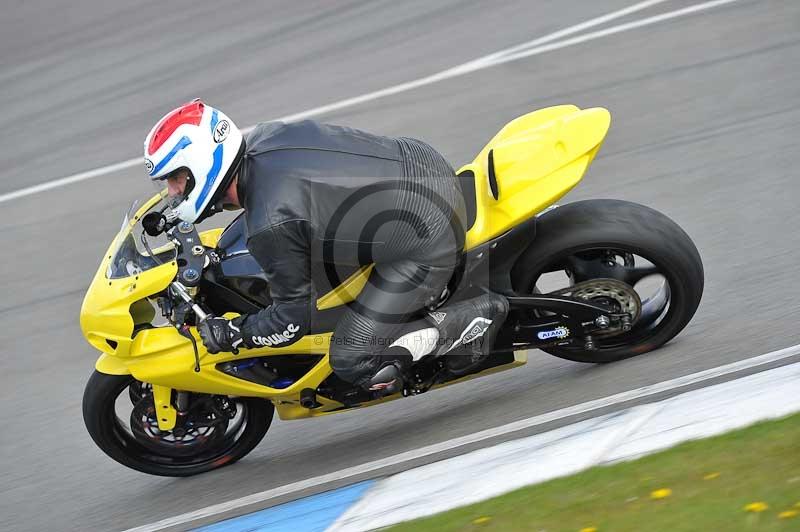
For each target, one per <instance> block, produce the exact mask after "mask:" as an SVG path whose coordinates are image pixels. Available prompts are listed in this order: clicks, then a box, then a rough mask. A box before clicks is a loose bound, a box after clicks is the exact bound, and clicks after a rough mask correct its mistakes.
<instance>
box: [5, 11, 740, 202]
mask: <svg viewBox="0 0 800 532" xmlns="http://www.w3.org/2000/svg"><path fill="white" fill-rule="evenodd" d="M666 1H669V0H647V1H644V2H639V3H637V4H633V5H631V6H628V7H626V8H624V9H620V10H618V11H614V12H612V13H608V14H606V15H602V16H600V17H595V18H593V19H589V20H587V21H584V22H581V23H579V24H575V25H573V26H569V27H567V28H564V29H561V30H558V31H556V32H553V33H550V34H548V35H545V36H543V37H539V38H536V39H533V40H531V41H527V42H524V43H521V44H518V45H515V46H511V47H509V48H505V49H503V50H500V51H498V52H494V53H492V54H489V55H485V56H483V57H480V58H478V59H475V60H473V61H468V62H466V63H463V64H461V65H458V66H455V67H453V68H449V69H446V70H442V71H441V72H437V73H436V74H432V75H430V76H425V77H422V78H418V79H415V80H412V81H408V82H406V83H401V84H399V85H393V86H391V87H387V88H385V89H381V90H378V91H375V92H370V93H367V94H362V95H360V96H355V97H353V98H347V99H345V100H340V101H338V102H334V103H331V104H328V105H323V106H320V107H315V108H313V109H309V110H307V111H302V112H300V113H295V114H293V115H288V116H284V117H280V118H276V119H274V120H280V121H284V122H290V121H293V120H302V119H304V118H310V117H312V116H318V115H321V114H324V113H329V112H332V111H338V110H340V109H345V108H347V107H352V106H355V105H359V104H362V103H365V102H369V101H373V100H377V99H379V98H384V97H386V96H391V95H394V94H398V93H401V92H406V91H409V90H413V89H416V88H419V87H423V86H426V85H430V84H433V83H438V82H440V81H444V80H447V79H451V78H454V77H457V76H463V75H465V74H469V73H472V72H476V71H478V70H482V69H485V68H490V67H493V66H496V65H501V64H504V63H508V62H510V61H516V60H517V59H522V58H524V57H530V56H533V55H539V54H543V53H546V52H552V51H554V50H560V49H562V48H566V47H568V46H574V45H576V44H580V43H584V42H586V41H590V40H594V39H599V38H601V37H606V36H609V35H614V34H616V33H620V32H623V31H628V30H632V29H636V28H641V27H643V26H649V25H651V24H656V23H659V22H663V21H666V20H671V19H674V18H678V17H683V16H686V15H691V14H693V13H698V12H700V11H705V10H708V9H713V8H716V7H720V6H723V5H726V4H731V3H733V2H738V1H741V0H714V1H711V2H704V3H701V4H695V5H693V6H689V7H686V8H683V9H678V10H675V11H670V12H667V13H663V14H661V15H656V16H653V17H649V18H645V19H641V20H638V21H634V22H629V23H626V24H620V25H618V26H612V27H611V28H607V29H605V30H601V31H596V32H593V33H589V34H586V35H581V36H578V37H573V38H571V39H566V40H563V41H557V42H552V41H555V40H556V39H560V38H562V37H566V36H567V35H572V34H574V33H577V32H579V31H582V30H585V29H588V28H591V27H594V26H598V25H600V24H604V23H606V22H609V21H612V20H615V19H618V18H620V17H624V16H626V15H630V14H632V13H635V12H637V11H641V10H643V9H646V8H648V7H652V6H654V5H656V4H660V3H663V2H666ZM546 43H550V44H546ZM251 129H252V126H251V127H248V128H244V129H243V131H244V132H247V131H250V130H251ZM140 164H142V160H141V158H138V157H137V158H134V159H128V160H126V161H122V162H119V163H114V164H110V165H107V166H102V167H100V168H95V169H94V170H89V171H86V172H81V173H78V174H74V175H71V176H67V177H62V178H60V179H55V180H53V181H48V182H46V183H41V184H39V185H34V186H31V187H26V188H22V189H19V190H15V191H13V192H8V193H6V194H0V203H4V202H6V201H11V200H15V199H19V198H23V197H25V196H30V195H33V194H38V193H39V192H45V191H47V190H52V189H54V188H59V187H63V186H66V185H70V184H72V183H78V182H80V181H86V180H87V179H93V178H95V177H99V176H101V175H106V174H110V173H113V172H117V171H119V170H125V169H128V168H133V167H135V166H137V165H140Z"/></svg>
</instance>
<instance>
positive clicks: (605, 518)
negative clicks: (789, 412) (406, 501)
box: [389, 414, 800, 532]
mask: <svg viewBox="0 0 800 532" xmlns="http://www.w3.org/2000/svg"><path fill="white" fill-rule="evenodd" d="M759 503H760V504H759ZM746 507H747V508H748V509H745V508H746ZM389 530H392V531H393V532H401V531H414V532H425V531H436V532H440V531H451V530H452V531H455V530H459V531H463V530H466V531H487V530H502V531H513V530H525V531H537V532H539V531H541V532H545V531H546V532H560V531H570V532H578V531H581V530H583V531H585V532H591V531H593V530H596V531H597V532H606V531H608V532H625V531H655V532H661V531H668V532H682V531H687V532H688V531H691V532H697V531H711V530H725V531H726V532H727V531H737V530H743V531H755V530H758V531H790V530H792V531H800V414H797V415H793V416H790V417H787V418H784V419H780V420H777V421H768V422H763V423H759V424H756V425H753V426H751V427H748V428H745V429H742V430H738V431H734V432H730V433H727V434H723V435H721V436H716V437H713V438H707V439H703V440H697V441H692V442H688V443H684V444H681V445H679V446H677V447H674V448H672V449H669V450H667V451H663V452H660V453H657V454H653V455H650V456H646V457H644V458H640V459H638V460H635V461H632V462H624V463H619V464H614V465H610V466H601V467H594V468H591V469H588V470H586V471H584V472H582V473H578V474H575V475H571V476H568V477H563V478H559V479H555V480H551V481H548V482H545V483H542V484H537V485H534V486H528V487H526V488H522V489H519V490H516V491H513V492H511V493H507V494H505V495H502V496H499V497H496V498H493V499H489V500H487V501H483V502H480V503H477V504H473V505H471V506H465V507H463V508H457V509H455V510H451V511H448V512H444V513H442V514H438V515H435V516H431V517H428V518H423V519H417V520H415V521H409V522H407V523H402V524H400V525H397V526H395V527H392V528H390V529H389Z"/></svg>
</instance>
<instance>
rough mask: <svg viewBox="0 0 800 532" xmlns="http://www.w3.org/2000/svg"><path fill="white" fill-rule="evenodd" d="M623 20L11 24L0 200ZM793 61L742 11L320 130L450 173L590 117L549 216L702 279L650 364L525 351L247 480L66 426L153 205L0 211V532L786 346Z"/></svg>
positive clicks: (113, 193)
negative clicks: (160, 146)
mask: <svg viewBox="0 0 800 532" xmlns="http://www.w3.org/2000/svg"><path fill="white" fill-rule="evenodd" d="M630 3H632V2H630V0H627V1H597V2H591V3H590V2H579V1H577V0H569V1H565V0H558V1H540V2H536V3H535V4H534V3H531V2H523V1H514V2H506V3H503V4H502V5H499V4H497V5H490V4H489V3H485V2H481V1H477V0H475V1H440V2H436V3H429V2H366V1H351V2H337V3H333V2H327V1H319V2H304V3H303V4H302V6H303V7H302V8H300V7H299V5H296V4H295V3H291V2H280V3H276V2H270V3H261V2H258V3H256V2H244V1H242V2H229V3H224V4H220V3H207V4H202V5H201V4H199V3H197V2H188V1H182V2H170V3H169V4H166V3H161V2H144V3H137V4H136V5H134V4H133V3H127V4H126V5H125V7H124V8H122V7H118V6H116V5H115V4H114V3H106V2H98V1H96V0H93V1H91V2H84V3H83V4H82V5H76V4H75V3H71V2H57V3H55V2H42V1H38V2H25V3H22V2H16V3H15V5H13V6H10V7H7V8H6V9H5V10H4V14H3V17H2V19H0V48H2V49H3V54H2V56H0V83H1V84H2V91H0V110H2V116H3V118H4V125H3V133H4V140H5V142H4V143H2V145H0V194H2V193H6V192H10V191H13V190H17V189H20V188H23V187H27V186H31V185H36V184H39V183H42V182H45V181H47V180H50V179H54V178H58V177H62V176H65V175H69V174H71V173H74V172H78V171H82V170H86V169H90V168H94V167H97V166H101V165H105V164H109V163H113V162H116V161H120V160H123V159H128V158H131V157H134V156H136V155H138V153H139V147H140V146H141V141H142V138H143V137H144V134H145V133H146V131H147V130H148V128H149V127H150V126H151V125H152V123H154V122H155V121H156V120H157V119H158V118H159V117H160V116H161V115H162V114H163V113H164V112H166V111H168V110H169V109H170V108H172V107H174V106H175V105H177V104H179V103H181V102H183V101H185V100H187V99H189V98H191V97H194V96H202V97H203V98H204V99H205V100H206V101H208V102H209V103H211V104H213V105H215V106H218V107H220V108H222V109H224V110H225V111H226V112H227V113H228V114H229V115H230V116H231V117H232V118H233V119H234V120H235V121H236V122H237V123H238V124H240V125H241V126H247V125H251V124H254V123H256V122H258V121H260V120H266V119H270V118H274V117H279V116H285V115H288V114H291V113H294V112H299V111H302V110H304V109H309V108H312V107H316V106H319V105H323V104H327V103H330V102H334V101H337V100H341V99H343V98H348V97H351V96H355V95H358V94H362V93H365V92H369V91H373V90H378V89H382V88H384V87H387V86H391V85H394V84H397V83H402V82H404V81H408V80H411V79H415V78H418V77H421V76H425V75H428V74H431V73H433V72H437V71H440V70H442V69H445V68H448V67H451V66H454V65H457V64H460V63H463V62H465V61H469V60H471V59H474V58H476V57H479V56H483V55H485V54H488V53H491V52H494V51H496V50H499V49H502V48H506V47H508V46H512V45H515V44H517V43H520V42H525V41H528V40H531V39H533V38H535V37H538V36H541V35H545V34H547V33H550V32H552V31H556V30H558V29H560V28H564V27H567V26H570V25H573V24H576V23H578V22H581V21H584V20H586V19H589V18H592V17H595V16H598V15H601V14H604V13H608V12H610V11H614V10H616V9H620V8H622V7H625V6H626V5H629V4H630ZM691 4H692V2H685V1H669V2H665V3H662V4H658V5H655V6H653V7H650V8H648V9H647V10H644V11H642V12H641V13H637V14H635V15H631V16H628V17H625V18H623V19H620V20H618V21H614V22H613V23H611V24H612V25H613V24H616V23H620V22H627V21H629V20H635V19H636V18H641V17H645V16H651V15H656V14H658V13H663V12H666V11H670V10H674V9H678V8H681V7H685V6H688V5H691ZM798 58H800V4H798V3H796V2H792V1H789V0H782V1H779V0H776V1H772V0H762V1H752V0H742V1H740V2H735V3H732V4H728V5H724V6H720V7H718V8H716V9H712V10H708V11H705V12H701V13H697V14H695V15H692V16H688V17H685V18H680V19H674V20H669V21H665V22H662V23H659V24H653V25H651V26H647V27H644V28H639V29H633V30H631V31H626V32H622V33H619V34H615V35H610V36H607V37H604V38H601V39H597V40H593V41H590V42H586V43H583V44H577V45H575V46H571V47H567V48H563V49H560V50H555V51H552V52H549V53H544V54H540V55H535V56H531V57H529V58H523V59H519V60H516V61H512V62H509V63H506V64H503V65H499V66H495V67H491V68H487V69H483V70H480V71H477V72H474V73H471V74H468V75H465V76H461V77H457V78H453V79H450V80H447V81H443V82H440V83H435V84H432V85H429V86H426V87H422V88H419V89H416V90H412V91H407V92H403V93H401V94H398V95H395V96H391V97H387V98H383V99H380V100H376V101H373V102H369V103H366V104H363V105H358V106H354V107H351V108H348V109H345V110H341V111H337V112H334V113H329V114H327V115H324V116H321V117H320V119H324V120H326V121H330V122H334V123H341V124H346V125H351V126H355V127H361V128H365V129H369V130H372V131H376V132H380V133H383V134H388V135H410V136H417V137H420V138H423V139H425V140H427V141H428V142H430V143H431V144H433V145H434V146H436V147H437V148H438V149H440V150H441V151H442V152H443V153H444V154H445V155H446V156H447V157H448V158H449V159H450V160H451V161H453V163H454V164H455V165H459V164H462V163H464V162H466V161H469V160H470V159H471V158H472V157H473V155H474V154H475V153H476V152H477V151H478V150H479V149H480V148H481V147H482V145H483V143H485V141H487V140H488V139H489V138H490V137H491V136H492V135H493V134H494V133H495V132H496V131H497V130H498V129H499V128H500V127H501V126H502V125H503V124H505V123H506V122H507V121H509V120H511V119H512V118H514V117H516V116H518V115H520V114H523V113H525V112H528V111H530V110H532V109H535V108H540V107H544V106H548V105H553V104H558V103H574V104H577V105H579V106H581V107H590V106H603V107H606V108H608V109H610V110H611V112H612V116H613V122H612V129H611V132H610V134H609V136H608V139H607V141H606V143H605V145H604V147H603V150H602V151H601V153H600V156H599V157H598V159H597V160H596V162H595V163H594V165H593V167H592V168H591V169H590V171H589V173H588V174H587V176H586V178H585V180H584V181H583V182H582V184H581V185H580V186H579V187H578V188H577V189H576V190H575V191H574V192H573V193H571V194H570V195H569V196H568V197H567V198H566V199H565V200H563V201H562V203H563V202H565V201H569V200H575V199H584V198H601V197H609V198H621V199H626V200H632V201H638V202H641V203H645V204H648V205H650V206H653V207H655V208H657V209H659V210H661V211H663V212H665V213H666V214H668V215H669V216H671V217H672V218H673V219H675V220H676V221H677V222H678V223H680V224H681V225H682V226H683V227H684V229H686V231H687V232H688V233H689V234H690V235H691V236H692V237H693V239H694V240H695V242H696V244H697V246H698V248H699V249H700V252H701V254H702V256H703V259H704V262H705V267H706V292H705V296H704V299H703V302H702V304H701V306H700V309H699V311H698V313H697V315H696V317H695V319H694V320H693V322H692V323H691V324H690V325H689V327H687V329H686V330H685V331H684V332H683V334H681V335H680V336H679V337H678V338H677V339H676V340H675V341H673V342H672V343H671V344H669V345H668V346H666V347H665V348H663V349H661V350H659V351H658V352H656V353H652V354H649V355H646V356H642V357H639V358H637V359H632V360H629V361H625V362H622V363H617V364H614V365H609V366H602V367H601V366H591V365H582V364H577V363H570V362H566V361H561V360H558V359H555V358H551V357H549V356H547V355H544V354H542V353H538V352H534V353H532V354H531V360H530V362H529V364H528V365H527V366H525V367H523V368H521V369H518V370H515V371H511V372H508V373H503V374H499V375H496V376H493V377H488V378H485V379H481V380H478V381H474V382H473V383H472V384H465V385H461V386H456V387H451V388H449V389H446V390H441V391H438V392H435V393H430V394H426V395H423V396H419V397H415V398H410V399H407V400H403V401H398V402H393V403H390V404H387V405H383V406H379V407H375V408H373V409H369V410H363V411H356V412H350V413H345V414H341V415H336V416H330V417H327V418H321V419H317V420H308V421H297V422H280V421H276V422H275V423H274V424H273V427H272V429H271V430H270V433H269V434H268V435H267V438H266V439H265V440H264V442H263V443H262V444H261V445H260V446H259V447H258V448H257V449H256V450H255V451H254V452H253V453H251V455H249V456H248V457H247V458H246V459H245V460H243V461H242V462H240V463H239V464H236V465H234V466H232V467H228V468H224V469H223V470H220V471H217V472H213V473H209V474H206V475H203V476H200V477H195V478H190V479H165V478H156V477H150V476H147V475H143V474H139V473H137V472H134V471H130V470H127V469H126V468H124V467H122V466H119V465H117V464H116V463H115V462H113V461H111V460H110V459H108V458H106V457H105V455H103V454H102V453H101V452H100V451H99V450H98V449H97V448H95V446H94V444H93V443H92V442H91V440H90V438H89V436H88V435H87V434H86V432H85V430H84V427H83V422H82V419H81V413H80V399H81V394H82V390H83V385H84V383H85V381H86V379H87V378H88V376H89V374H90V373H91V371H92V368H93V364H94V359H95V354H94V353H93V352H92V350H91V349H90V347H89V346H88V345H87V344H86V343H85V341H84V340H83V338H82V336H81V333H80V330H79V327H78V322H77V320H78V311H79V309H80V304H81V301H82V298H83V294H84V292H85V290H86V288H87V286H88V283H89V281H90V280H91V278H92V276H93V274H94V271H95V269H96V267H97V264H98V263H99V260H100V256H101V254H102V253H103V252H104V250H105V249H106V247H107V245H108V242H109V241H110V239H111V238H112V237H113V235H114V232H115V231H116V230H117V228H118V227H119V223H120V220H121V219H122V216H123V214H124V212H125V211H126V210H127V207H128V205H129V204H130V202H131V201H132V200H134V199H136V198H137V197H140V196H142V195H143V194H144V193H146V192H148V191H149V190H150V189H149V185H148V184H147V183H146V179H145V177H144V173H143V171H142V170H140V169H139V168H133V169H129V170H125V171H120V172H116V173H112V174H109V175H106V176H103V177H100V178H97V179H92V180H88V181H84V182H82V183H77V184H73V185H70V186H66V187H63V188H59V189H56V190H52V191H48V192H43V193H41V194H35V195H31V196H28V197H25V198H22V199H19V200H17V201H14V202H7V203H4V204H2V205H0V227H2V232H0V249H3V250H4V252H5V257H4V259H3V261H2V270H0V291H1V292H2V294H3V298H2V300H1V301H0V324H2V325H0V346H2V347H0V350H1V352H2V355H1V356H0V375H2V386H0V404H2V405H3V408H2V411H1V412H0V426H2V427H3V430H2V431H1V432H0V449H1V450H2V453H1V454H0V471H2V473H3V475H2V479H3V480H2V484H0V529H3V530H66V529H73V530H110V529H125V528H129V527H134V526H138V525H143V524H146V523H150V522H153V521H157V520H159V519H162V518H165V517H168V516H171V515H175V514H179V513H184V512H188V511H191V510H195V509H198V508H201V507H203V506H207V505H209V504H214V503H218V502H222V501H225V500H228V499H232V498H236V497H242V496H245V495H248V494H251V493H255V492H259V491H263V490H266V489H269V488H274V487H278V486H281V485H283V484H286V483H289V482H293V481H297V480H301V479H304V478H308V477H312V476H316V475H321V474H324V473H331V472H334V471H337V470H339V469H341V468H344V467H349V466H354V465H357V464H361V463H363V462H367V461H370V460H375V459H378V458H381V457H386V456H391V455H393V454H395V453H398V452H403V451H409V450H412V449H415V448H417V447H420V446H423V445H429V444H432V443H436V442H439V441H443V440H446V439H449V438H453V437H458V436H463V435H466V434H470V433H472V432H475V431H478V430H482V429H486V428H490V427H494V426H497V425H500V424H503V423H508V422H511V421H515V420H518V419H522V418H527V417H529V416H533V415H537V414H541V413H544V412H548V411H551V410H554V409H557V408H563V407H566V406H570V405H573V404H577V403H581V402H584V401H588V400H592V399H596V398H599V397H604V396H606V395H610V394H613V393H617V392H621V391H624V390H628V389H632V388H636V387H639V386H643V385H646V384H650V383H654V382H658V381H662V380H665V379H668V378H672V377H676V376H680V375H685V374H688V373H692V372H695V371H699V370H702V369H707V368H711V367H714V366H718V365H721V364H725V363H729V362H732V361H735V360H739V359H743V358H747V357H750V356H753V355H757V354H761V353H765V352H768V351H772V350H776V349H780V348H783V347H787V346H790V345H794V344H798V343H800V330H798V324H800V311H799V310H798V305H797V301H798V298H800V284H798V283H797V281H796V272H797V264H798V262H800V231H798V226H800V210H798V208H797V203H798V201H800V181H798V180H797V176H796V165H797V162H796V153H797V146H796V145H797V139H798V138H800V126H798V123H800V68H798V66H800V62H798ZM211 221H212V222H213V221H214V220H213V219H212V220H211ZM210 225H211V224H209V226H210Z"/></svg>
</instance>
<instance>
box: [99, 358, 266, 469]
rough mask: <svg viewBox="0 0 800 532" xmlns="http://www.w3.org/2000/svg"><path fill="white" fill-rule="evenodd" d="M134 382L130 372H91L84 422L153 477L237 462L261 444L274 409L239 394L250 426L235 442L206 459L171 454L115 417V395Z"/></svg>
mask: <svg viewBox="0 0 800 532" xmlns="http://www.w3.org/2000/svg"><path fill="white" fill-rule="evenodd" d="M133 382H135V380H134V378H133V377H132V376H131V375H107V374H105V373H100V372H98V371H95V372H94V373H92V376H91V377H90V378H89V381H88V382H87V383H86V389H85V390H84V394H83V420H84V423H85V424H86V429H87V430H88V431H89V434H90V435H91V437H92V439H93V440H94V442H95V443H96V444H97V446H98V447H100V449H101V450H102V451H103V452H104V453H106V454H107V455H108V456H110V457H111V458H113V459H114V460H116V461H117V462H119V463H120V464H122V465H125V466H127V467H130V468H131V469H135V470H137V471H141V472H142V473H148V474H150V475H159V476H168V477H186V476H191V475H196V474H198V473H204V472H206V471H211V470H212V469H217V468H218V467H222V466H224V465H228V464H232V463H234V462H236V461H237V460H239V459H240V458H242V457H244V456H245V455H246V454H247V453H249V452H250V451H252V450H253V448H255V446H256V445H258V444H259V442H260V441H261V439H262V438H263V437H264V435H265V434H266V433H267V430H268V429H269V426H270V423H271V422H272V416H273V413H274V410H275V409H274V406H273V405H272V403H271V402H269V401H266V400H263V399H256V398H249V397H243V398H238V399H237V401H239V402H240V403H241V404H242V405H244V407H245V408H244V409H245V412H244V414H243V415H244V416H245V417H244V422H245V423H246V425H244V428H243V429H242V432H241V434H239V435H238V437H237V438H235V440H234V441H232V442H231V443H230V444H229V445H226V446H225V447H224V448H220V449H218V450H216V451H215V450H212V451H211V452H210V453H208V454H206V455H204V456H202V457H197V458H194V457H191V456H175V457H171V456H169V455H167V454H158V453H157V452H155V451H154V450H153V449H152V447H150V448H148V447H147V446H146V445H143V444H142V442H140V441H138V440H137V438H136V437H134V436H133V435H132V433H131V431H129V430H127V428H126V427H125V425H124V423H123V422H122V420H121V419H120V418H119V416H118V415H117V412H116V406H115V405H116V401H117V397H119V396H120V394H123V392H125V391H126V389H127V388H128V386H129V385H130V384H131V383H133ZM128 396H129V394H128V393H124V395H123V397H125V398H126V400H129V399H128Z"/></svg>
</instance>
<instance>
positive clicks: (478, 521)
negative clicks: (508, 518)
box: [472, 515, 492, 525]
mask: <svg viewBox="0 0 800 532" xmlns="http://www.w3.org/2000/svg"><path fill="white" fill-rule="evenodd" d="M491 520H492V518H491V517H489V516H488V515H484V516H483V517H479V518H477V519H475V520H474V521H472V524H473V525H485V524H486V523H488V522H489V521H491Z"/></svg>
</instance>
